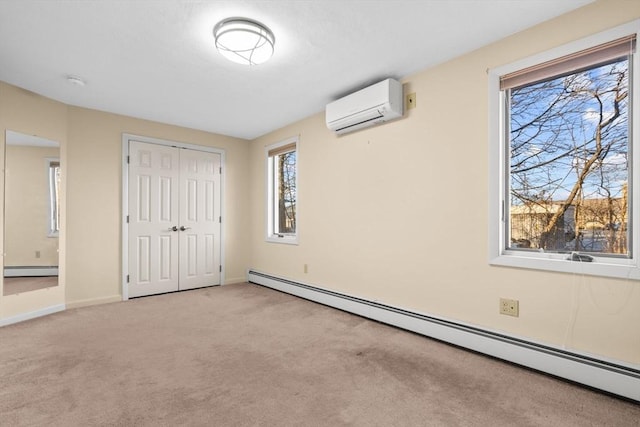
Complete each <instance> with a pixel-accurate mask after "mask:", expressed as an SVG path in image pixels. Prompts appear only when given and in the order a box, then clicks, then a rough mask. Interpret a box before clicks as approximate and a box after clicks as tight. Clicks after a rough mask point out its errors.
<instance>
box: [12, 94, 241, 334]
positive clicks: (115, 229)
mask: <svg viewBox="0 0 640 427" xmlns="http://www.w3.org/2000/svg"><path fill="white" fill-rule="evenodd" d="M5 129H10V130H14V131H18V132H22V133H27V134H33V135H38V136H41V137H44V138H47V139H51V140H56V141H59V142H60V143H61V150H60V157H61V164H62V176H63V186H64V187H65V189H64V190H63V192H64V194H65V195H66V200H63V203H62V209H61V213H62V221H63V225H62V232H61V237H60V247H61V250H60V253H61V256H60V268H61V277H60V282H61V286H58V287H56V288H50V289H47V290H42V291H34V292H27V293H24V294H20V295H16V296H13V295H12V296H7V297H2V296H0V323H1V320H2V319H3V318H8V317H11V316H17V315H20V314H24V313H28V312H34V311H38V310H41V309H43V308H46V307H50V306H53V305H56V304H66V306H67V307H75V306H81V305H87V304H94V303H101V302H109V301H119V300H120V299H121V269H122V265H121V264H122V262H121V258H122V255H121V253H122V251H121V246H122V244H121V220H120V218H121V205H122V203H121V200H122V190H121V187H122V134H123V133H130V134H135V135H141V136H148V137H154V138H159V139H165V140H172V141H178V142H183V143H189V144H196V145H202V146H209V147H216V148H220V149H223V150H225V155H226V163H225V188H224V199H223V204H224V206H223V208H224V212H223V229H224V233H225V247H224V249H225V264H224V269H225V274H226V276H225V283H233V282H238V281H243V280H245V278H246V268H247V265H248V252H249V251H248V249H247V244H248V235H247V233H246V232H245V230H246V229H247V227H248V218H249V214H250V213H249V209H248V204H249V198H248V185H249V180H248V176H249V173H248V156H249V143H248V142H247V141H245V140H241V139H236V138H230V137H225V136H221V135H215V134H211V133H207V132H201V131H195V130H191V129H186V128H181V127H177V126H171V125H165V124H160V123H156V122H151V121H146V120H140V119H135V118H131V117H125V116H120V115H116V114H109V113H104V112H99V111H95V110H89V109H84V108H78V107H72V106H67V105H65V104H62V103H59V102H56V101H52V100H50V99H47V98H44V97H41V96H38V95H36V94H33V93H31V92H28V91H25V90H22V89H20V88H17V87H14V86H11V85H8V84H6V83H2V82H0V132H1V133H2V140H1V141H0V142H2V146H3V147H4V130H5ZM0 151H1V156H2V157H1V158H0V161H1V162H2V163H3V162H4V150H0ZM0 180H4V175H3V174H0ZM0 184H1V185H0V188H4V185H3V182H0ZM0 214H1V211H0ZM2 219H3V218H2ZM0 233H3V230H2V228H1V227H0ZM2 238H4V236H2ZM0 240H3V239H0ZM1 294H2V292H0V295H1Z"/></svg>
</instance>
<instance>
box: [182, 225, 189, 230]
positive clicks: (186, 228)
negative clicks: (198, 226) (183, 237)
mask: <svg viewBox="0 0 640 427" xmlns="http://www.w3.org/2000/svg"><path fill="white" fill-rule="evenodd" d="M190 229H191V227H185V226H184V225H182V226H180V231H185V230H190Z"/></svg>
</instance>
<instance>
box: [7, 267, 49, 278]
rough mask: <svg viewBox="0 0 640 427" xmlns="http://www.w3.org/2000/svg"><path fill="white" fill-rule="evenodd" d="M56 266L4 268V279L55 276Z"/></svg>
mask: <svg viewBox="0 0 640 427" xmlns="http://www.w3.org/2000/svg"><path fill="white" fill-rule="evenodd" d="M57 275H58V266H57V265H51V266H48V265H45V266H35V265H34V266H19V267H5V268H4V277H43V276H57Z"/></svg>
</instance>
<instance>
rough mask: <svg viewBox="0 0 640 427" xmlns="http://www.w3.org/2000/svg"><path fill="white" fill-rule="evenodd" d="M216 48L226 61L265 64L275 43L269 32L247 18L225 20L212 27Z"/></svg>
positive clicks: (271, 53)
mask: <svg viewBox="0 0 640 427" xmlns="http://www.w3.org/2000/svg"><path fill="white" fill-rule="evenodd" d="M213 37H214V38H215V40H216V48H217V49H218V51H219V52H220V53H221V54H222V55H223V56H224V57H225V58H227V59H228V60H230V61H233V62H237V63H238V64H244V65H257V64H262V63H263V62H266V61H267V60H268V59H269V58H271V55H273V45H274V44H275V42H276V39H275V37H274V36H273V33H272V32H271V30H269V29H268V28H267V27H265V26H264V25H262V24H261V23H259V22H257V21H253V20H251V19H247V18H227V19H224V20H222V21H220V22H218V23H217V24H216V26H215V27H213Z"/></svg>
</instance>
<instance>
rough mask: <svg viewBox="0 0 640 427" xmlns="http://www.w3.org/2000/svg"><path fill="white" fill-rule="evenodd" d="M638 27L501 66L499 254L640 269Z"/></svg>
mask: <svg viewBox="0 0 640 427" xmlns="http://www.w3.org/2000/svg"><path fill="white" fill-rule="evenodd" d="M631 27H633V29H632V28H631ZM637 27H638V25H637V23H634V24H633V25H632V26H625V27H621V28H618V29H616V30H612V31H610V32H607V33H604V34H600V35H598V36H594V37H592V38H590V39H588V40H582V41H580V42H576V43H573V44H571V45H569V46H564V47H563V48H560V49H559V50H557V51H554V52H549V53H547V54H543V55H540V56H539V57H537V58H535V59H530V60H528V61H524V62H525V63H527V62H528V63H527V64H526V65H524V66H522V64H514V65H513V66H508V67H504V68H502V69H500V70H494V71H492V72H491V76H490V77H491V80H492V82H491V84H492V85H493V86H492V93H491V94H490V96H491V97H492V98H493V99H492V107H491V108H492V111H491V112H490V114H491V117H492V125H491V128H492V134H491V136H490V137H491V142H490V143H491V144H493V146H492V151H491V152H492V162H494V163H493V165H492V166H493V167H492V169H494V170H493V172H492V174H493V175H492V187H495V188H492V191H494V195H495V198H494V199H493V200H492V202H491V203H492V204H495V206H492V220H493V221H494V222H495V224H493V225H492V226H491V229H490V232H491V239H492V242H491V243H492V254H491V255H492V262H493V263H495V264H504V265H511V266H521V267H528V268H541V269H549V270H556V271H577V270H576V265H575V263H576V262H579V263H580V270H579V271H580V272H583V273H587V274H589V273H591V274H598V275H610V276H616V277H631V276H635V275H638V272H639V269H638V258H639V255H640V254H638V253H637V248H638V242H637V241H635V240H634V238H633V237H634V231H635V234H637V229H638V228H640V223H639V222H638V212H637V211H638V208H637V202H638V201H637V200H635V199H637V197H636V198H635V199H634V197H632V196H633V195H634V194H636V193H637V191H638V186H639V182H638V170H634V168H633V167H632V166H633V165H634V164H638V162H637V161H635V162H634V160H633V159H634V156H636V157H637V153H636V152H637V151H639V150H640V144H638V142H637V140H638V138H637V135H634V132H633V130H634V126H635V127H638V125H637V123H634V118H633V115H632V109H633V107H635V105H634V101H636V98H637V92H638V88H637V87H635V85H638V84H639V83H640V82H638V81H637V77H635V75H634V66H636V65H635V64H636V63H637V62H638V61H637V59H636V58H634V53H635V44H636V33H637ZM558 52H562V54H560V55H557V54H558ZM635 74H637V70H635ZM493 92H495V93H493ZM636 116H637V114H636ZM635 122H637V119H635ZM637 132H640V129H638V130H637V131H636V133H637ZM493 157H497V159H494V158H493ZM495 169H497V170H495ZM634 229H636V230H634ZM587 263H589V265H588V266H587V265H586V264H587ZM639 278H640V275H639Z"/></svg>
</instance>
